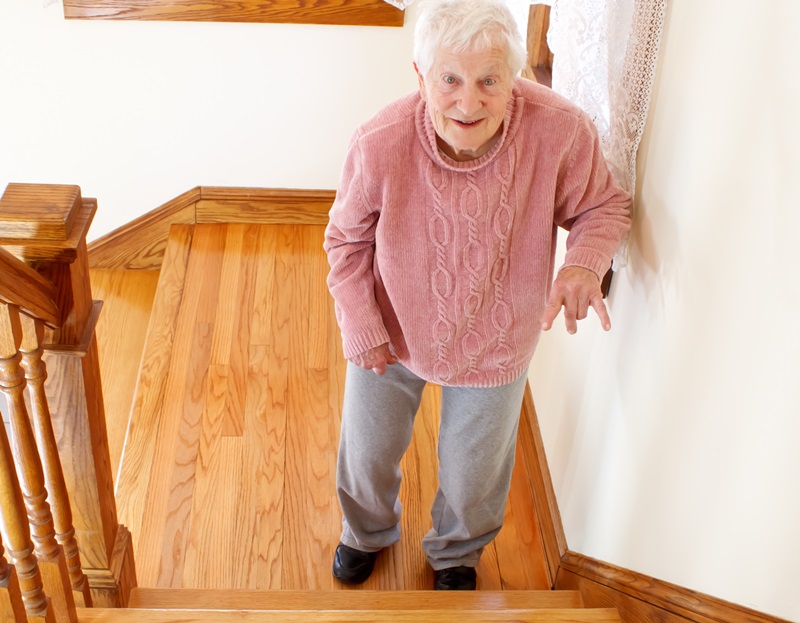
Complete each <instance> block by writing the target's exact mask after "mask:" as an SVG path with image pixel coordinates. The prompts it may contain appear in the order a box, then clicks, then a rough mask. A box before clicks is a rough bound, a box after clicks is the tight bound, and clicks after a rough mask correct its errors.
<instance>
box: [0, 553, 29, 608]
mask: <svg viewBox="0 0 800 623" xmlns="http://www.w3.org/2000/svg"><path fill="white" fill-rule="evenodd" d="M0 620H2V621H3V622H4V623H24V622H25V621H26V620H27V617H26V615H25V604H24V603H23V601H22V590H21V589H20V587H19V579H18V578H17V570H16V569H15V568H14V566H13V565H9V564H8V562H7V561H6V559H5V551H4V550H3V545H2V544H1V543H0Z"/></svg>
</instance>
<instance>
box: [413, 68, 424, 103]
mask: <svg viewBox="0 0 800 623" xmlns="http://www.w3.org/2000/svg"><path fill="white" fill-rule="evenodd" d="M414 71H416V72H417V82H418V83H419V94H420V96H421V97H422V101H426V100H427V93H426V92H425V78H424V77H423V76H422V72H421V71H420V70H419V67H417V64H416V63H414Z"/></svg>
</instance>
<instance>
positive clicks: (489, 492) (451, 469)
mask: <svg viewBox="0 0 800 623" xmlns="http://www.w3.org/2000/svg"><path fill="white" fill-rule="evenodd" d="M526 379H527V374H523V375H522V376H521V377H520V378H519V379H517V380H516V381H514V382H512V383H509V384H508V385H503V386H502V387H493V388H472V387H444V388H442V416H441V424H440V426H439V489H438V491H437V492H436V497H435V498H434V502H433V508H432V509H431V517H432V519H433V528H432V529H431V531H430V532H428V534H426V535H425V538H424V539H423V540H422V546H423V548H424V549H425V553H426V555H427V557H428V562H429V563H430V565H431V566H432V567H433V568H434V569H436V570H439V569H446V568H448V567H456V566H461V565H463V566H467V567H474V566H475V565H477V564H478V560H479V559H480V556H481V553H482V552H483V548H484V547H485V546H486V545H487V544H488V543H489V542H490V541H491V540H492V539H493V538H494V537H495V536H496V535H497V533H498V532H499V531H500V528H501V527H502V525H503V516H504V514H505V508H506V499H507V497H508V491H509V488H510V486H511V472H512V470H513V468H514V457H515V450H516V442H517V427H518V424H519V413H520V409H521V407H522V396H523V392H524V391H525V381H526Z"/></svg>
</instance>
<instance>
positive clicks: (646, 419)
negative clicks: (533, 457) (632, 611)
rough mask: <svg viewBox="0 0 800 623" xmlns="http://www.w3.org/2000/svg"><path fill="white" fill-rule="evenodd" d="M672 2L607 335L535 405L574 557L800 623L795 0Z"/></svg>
mask: <svg viewBox="0 0 800 623" xmlns="http://www.w3.org/2000/svg"><path fill="white" fill-rule="evenodd" d="M668 4H669V12H668V15H667V29H666V32H665V36H664V41H663V49H662V57H661V65H660V71H659V75H658V76H657V81H656V89H655V93H654V103H653V107H652V108H651V112H650V118H649V119H650V122H649V126H648V128H647V129H646V133H645V136H644V139H643V142H642V146H641V149H640V152H639V184H638V186H639V188H638V189H637V196H636V207H635V216H634V218H635V226H634V229H633V232H632V248H631V258H630V264H629V267H628V268H626V269H624V270H623V271H622V272H620V273H618V274H617V275H616V277H615V282H614V285H613V291H612V300H611V305H612V322H613V323H614V328H613V330H612V332H611V333H610V334H602V332H601V331H599V330H598V329H596V328H595V324H596V319H595V318H594V317H593V316H592V317H590V318H589V319H587V320H586V321H585V322H584V323H583V325H581V327H580V329H579V332H578V334H577V335H576V336H572V337H571V336H568V335H567V334H566V331H564V329H563V327H562V326H559V327H558V329H557V330H555V331H551V334H549V335H546V336H545V337H544V339H543V340H542V343H541V346H540V347H539V350H538V352H537V354H536V357H535V359H534V365H533V367H532V371H531V381H532V387H533V393H534V399H535V402H536V407H537V412H538V415H539V418H540V421H541V427H542V434H543V436H544V441H545V446H546V449H547V453H548V459H549V461H550V468H551V471H552V475H553V480H554V484H555V488H556V493H557V496H558V501H559V505H560V509H561V514H562V517H563V520H564V524H565V530H566V535H567V540H568V542H569V546H570V548H571V549H573V550H575V551H578V552H581V553H584V554H587V555H590V556H593V557H596V558H599V559H602V560H605V561H608V562H612V563H614V564H617V565H620V566H623V567H627V568H630V569H634V570H636V571H639V572H642V573H646V574H649V575H653V576H655V577H657V578H660V579H664V580H667V581H671V582H674V583H677V584H679V585H683V586H686V587H690V588H693V589H696V590H699V591H702V592H705V593H708V594H711V595H714V596H717V597H720V598H723V599H727V600H730V601H733V602H736V603H739V604H742V605H746V606H750V607H753V608H756V609H759V610H761V611H765V612H768V613H771V614H774V615H777V616H782V617H784V618H788V619H790V620H795V621H800V575H798V571H797V561H798V559H800V529H798V526H800V451H799V450H798V441H800V322H798V318H797V313H798V309H800V270H799V269H798V261H797V249H798V232H800V205H798V199H797V192H796V188H797V184H796V180H797V175H798V174H797V171H798V170H800V120H798V112H799V111H800V109H798V102H800V80H798V78H797V76H799V75H800V73H798V70H797V61H798V59H800V37H797V34H796V29H797V25H798V24H800V3H798V2H796V1H795V0H768V1H765V2H760V3H757V4H754V3H752V2H749V1H748V0H705V1H704V2H697V1H696V0H670V2H669V3H668Z"/></svg>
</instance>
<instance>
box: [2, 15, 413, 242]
mask: <svg viewBox="0 0 800 623" xmlns="http://www.w3.org/2000/svg"><path fill="white" fill-rule="evenodd" d="M406 21H407V25H406V26H405V27H404V28H377V27H347V26H311V25H308V26H306V25H289V24H204V23H175V22H114V21H83V20H70V21H67V20H65V19H64V17H63V11H62V7H61V4H60V3H58V2H57V3H55V4H51V5H50V6H48V7H44V6H43V1H42V0H2V2H0V192H2V191H3V190H4V189H5V187H6V184H8V183H9V182H37V183H59V184H78V185H80V186H81V188H82V190H83V194H84V195H85V196H87V197H96V198H97V199H98V201H99V211H98V214H97V216H96V218H95V223H94V225H93V227H92V230H91V232H90V235H89V237H90V239H94V238H96V237H98V236H100V235H102V234H104V233H106V232H108V231H111V230H112V229H115V228H116V227H119V226H120V225H122V224H124V223H127V222H128V221H130V220H131V219H132V218H134V217H136V216H138V215H140V214H143V213H145V212H148V211H150V210H152V209H154V208H156V207H158V206H159V205H161V204H162V203H164V202H166V201H168V200H169V199H172V198H173V197H176V196H177V195H179V194H180V193H182V192H184V191H186V190H189V189H190V188H192V187H194V186H197V185H221V186H257V187H285V188H323V189H325V188H328V189H333V188H335V187H336V183H337V181H338V176H339V170H340V167H341V163H342V160H343V157H344V152H345V149H346V147H347V140H348V138H349V137H350V134H351V133H352V131H353V130H354V129H355V127H356V126H357V125H358V124H359V123H361V122H363V121H366V119H367V118H368V117H369V116H370V115H371V114H372V113H373V112H375V111H376V110H377V109H378V108H380V107H381V106H382V105H384V104H387V103H389V102H390V101H392V100H393V99H396V98H397V97H399V96H400V95H402V94H404V93H407V92H408V91H410V90H412V89H414V88H415V87H416V79H415V75H414V72H413V68H412V65H411V42H412V41H411V40H412V32H411V31H412V27H411V26H410V24H413V9H411V14H410V15H409V16H407V20H406Z"/></svg>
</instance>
